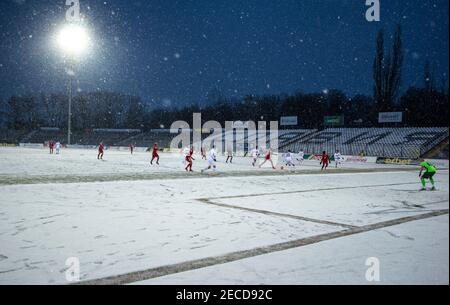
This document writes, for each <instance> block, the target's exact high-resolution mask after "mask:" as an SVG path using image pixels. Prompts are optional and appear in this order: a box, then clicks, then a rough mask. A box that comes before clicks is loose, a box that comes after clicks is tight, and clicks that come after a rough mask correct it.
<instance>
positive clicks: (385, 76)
mask: <svg viewBox="0 0 450 305" xmlns="http://www.w3.org/2000/svg"><path fill="white" fill-rule="evenodd" d="M402 65H403V43H402V29H401V26H400V25H398V26H397V30H396V31H395V35H394V42H393V47H392V52H391V53H390V54H389V55H388V56H387V57H386V56H385V53H384V33H383V31H380V32H379V33H378V37H377V50H376V57H375V62H374V73H373V74H374V81H375V90H374V91H375V92H374V98H375V101H376V103H377V108H378V111H390V110H392V109H393V106H394V103H395V101H396V99H397V97H398V94H399V91H400V84H401V76H402Z"/></svg>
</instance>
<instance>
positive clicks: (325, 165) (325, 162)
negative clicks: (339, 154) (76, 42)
mask: <svg viewBox="0 0 450 305" xmlns="http://www.w3.org/2000/svg"><path fill="white" fill-rule="evenodd" d="M320 164H322V170H326V169H327V168H328V165H329V164H330V156H328V154H327V152H326V151H323V152H322V158H321V159H320Z"/></svg>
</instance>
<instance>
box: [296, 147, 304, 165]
mask: <svg viewBox="0 0 450 305" xmlns="http://www.w3.org/2000/svg"><path fill="white" fill-rule="evenodd" d="M304 158H305V152H304V151H303V149H301V150H300V152H299V153H298V154H297V158H296V159H297V161H298V162H299V163H300V165H301V164H303V161H304Z"/></svg>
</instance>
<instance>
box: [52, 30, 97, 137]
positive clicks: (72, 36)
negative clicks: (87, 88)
mask: <svg viewBox="0 0 450 305" xmlns="http://www.w3.org/2000/svg"><path fill="white" fill-rule="evenodd" d="M89 40H90V39H89V35H88V32H87V30H86V29H85V28H84V27H83V26H82V25H80V24H77V23H70V24H67V25H65V26H64V27H63V28H62V29H61V30H60V31H59V33H58V36H57V43H58V45H59V47H60V48H61V50H62V51H63V52H64V55H65V56H66V57H67V59H68V61H69V69H68V71H67V73H68V74H69V89H68V90H69V112H68V113H69V115H68V121H67V144H68V145H70V144H71V142H70V138H71V133H72V95H73V88H72V87H73V78H74V76H75V71H74V65H75V61H76V59H77V58H79V56H81V55H82V54H83V53H84V52H85V51H86V50H87V49H88V46H89Z"/></svg>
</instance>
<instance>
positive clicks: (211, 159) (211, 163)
mask: <svg viewBox="0 0 450 305" xmlns="http://www.w3.org/2000/svg"><path fill="white" fill-rule="evenodd" d="M216 162H217V152H216V147H215V146H213V147H212V148H211V150H210V151H209V156H208V167H207V168H205V169H202V173H203V172H204V171H207V170H209V169H211V168H212V169H213V171H216Z"/></svg>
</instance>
